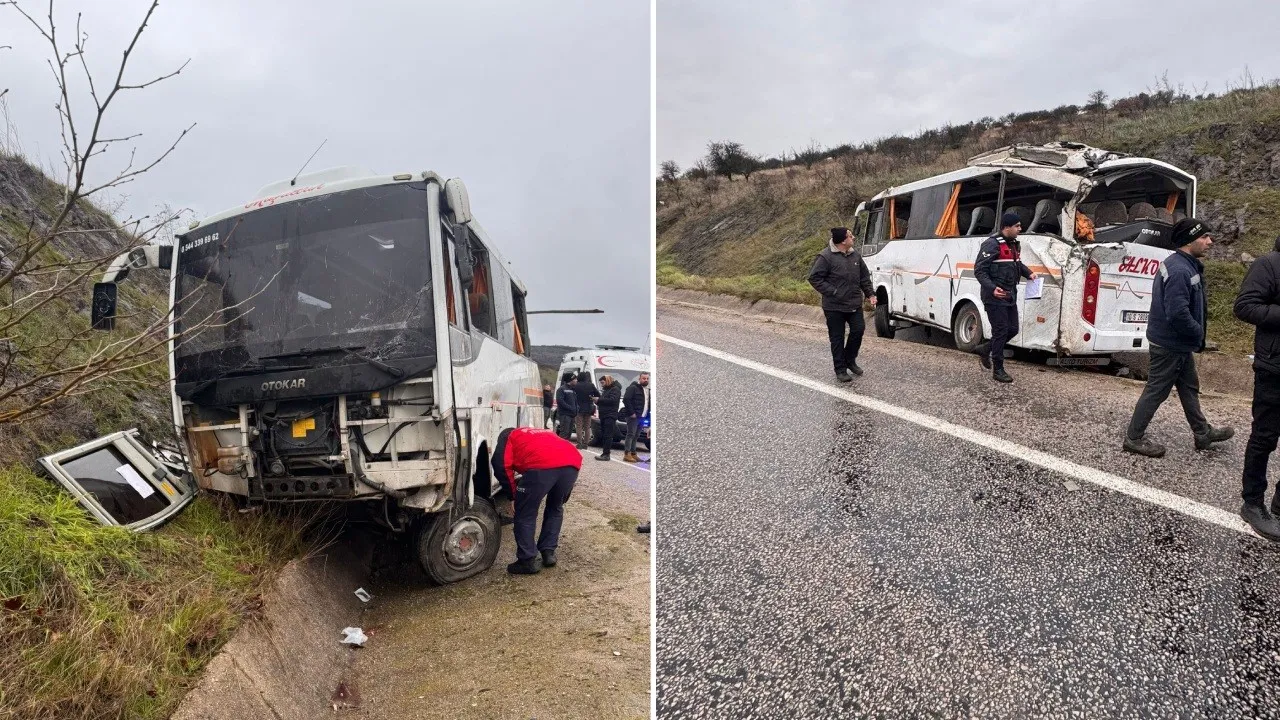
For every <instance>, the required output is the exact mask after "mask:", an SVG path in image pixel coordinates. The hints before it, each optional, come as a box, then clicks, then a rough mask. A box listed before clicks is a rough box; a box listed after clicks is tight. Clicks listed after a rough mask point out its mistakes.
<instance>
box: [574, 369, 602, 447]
mask: <svg viewBox="0 0 1280 720" xmlns="http://www.w3.org/2000/svg"><path fill="white" fill-rule="evenodd" d="M573 391H574V392H575V393H577V394H578V417H577V426H576V427H577V431H578V447H579V448H581V449H583V450H586V449H587V447H588V446H589V445H590V443H591V418H592V417H594V416H595V414H596V403H595V400H596V398H598V397H600V391H599V390H597V389H596V384H595V383H593V382H591V373H589V372H587V371H585V370H584V371H582V372H580V373H578V382H577V383H575V384H574V386H573Z"/></svg>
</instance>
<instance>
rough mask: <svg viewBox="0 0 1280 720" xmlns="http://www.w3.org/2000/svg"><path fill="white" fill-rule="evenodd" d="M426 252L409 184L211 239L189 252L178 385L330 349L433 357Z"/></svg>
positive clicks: (419, 201) (246, 218)
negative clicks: (262, 361)
mask: <svg viewBox="0 0 1280 720" xmlns="http://www.w3.org/2000/svg"><path fill="white" fill-rule="evenodd" d="M196 235H198V236H196ZM427 248H428V245H427V203H426V193H425V192H423V189H422V187H421V186H415V185H412V184H408V183H405V184H397V185H387V186H381V187H373V188H364V189H360V190H350V191H346V192H340V193H332V194H329V195H324V196H321V197H318V198H313V199H308V200H299V201H295V202H290V203H285V204H282V205H278V206H273V207H267V208H263V209H261V210H255V211H253V212H250V213H247V214H245V215H241V216H238V217H234V218H230V219H228V220H224V221H221V222H218V223H216V224H214V225H211V226H209V227H206V228H203V229H201V230H200V231H198V233H195V234H193V236H191V237H188V238H185V239H184V240H183V241H182V243H181V245H180V247H179V255H178V267H179V274H178V287H177V302H176V303H175V304H176V312H177V318H178V325H179V328H178V329H179V331H180V332H182V333H184V334H183V336H182V337H181V338H180V341H179V346H178V349H177V352H176V358H175V360H176V365H177V368H176V369H177V374H178V382H191V381H196V380H204V379H207V378H209V377H212V376H214V375H216V374H219V373H224V372H228V371H234V370H236V369H237V368H245V369H251V368H253V367H254V366H256V365H257V361H258V360H259V359H261V358H264V357H267V356H272V355H288V354H291V353H305V352H307V351H311V350H315V349H316V348H322V347H361V348H365V350H363V351H362V354H365V355H368V356H371V357H377V358H380V359H384V360H385V359H389V358H399V357H414V356H419V355H427V354H430V349H431V348H432V347H433V331H432V317H433V315H432V293H431V282H430V279H431V274H430V260H429V255H428V249H427ZM339 359H341V358H339Z"/></svg>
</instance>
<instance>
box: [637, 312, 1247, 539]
mask: <svg viewBox="0 0 1280 720" xmlns="http://www.w3.org/2000/svg"><path fill="white" fill-rule="evenodd" d="M657 337H658V339H659V340H662V341H664V342H669V343H671V344H672V345H679V346H680V347H683V348H686V349H689V350H693V351H694V352H698V353H702V354H703V355H707V356H710V357H713V358H716V359H718V360H723V361H725V362H729V363H733V364H734V365H739V366H741V367H744V368H747V369H749V370H755V371H756V372H760V373H764V374H765V375H769V376H771V377H774V378H777V379H779V380H785V381H787V382H789V383H793V384H795V385H799V386H801V387H805V388H808V389H810V390H814V391H817V392H820V393H824V394H827V395H830V396H832V397H836V398H840V399H841V400H847V401H848V402H851V403H853V404H855V405H861V406H862V407H864V408H867V409H868V410H874V411H876V412H880V413H884V414H886V415H890V416H892V417H895V418H898V419H900V420H905V421H906V422H909V423H912V424H914V425H919V426H920V427H923V428H927V429H929V430H933V431H935V432H940V433H943V434H944V435H950V436H951V437H954V438H959V439H960V440H964V441H966V442H970V443H973V444H974V445H979V446H981V447H984V448H986V449H988V450H993V451H995V452H998V453H1001V454H1003V455H1008V456H1009V457H1012V458H1016V459H1018V460H1022V461H1025V462H1029V463H1031V464H1032V465H1038V466H1040V467H1042V468H1044V469H1046V470H1051V471H1053V472H1056V473H1059V474H1061V475H1066V476H1068V477H1072V478H1075V479H1076V480H1083V481H1084V482H1087V483H1092V484H1094V485H1097V486H1098V487H1101V488H1105V489H1107V490H1111V491H1113V492H1118V493H1121V494H1123V495H1128V496H1129V497H1132V498H1136V499H1138V500H1142V501H1143V502H1148V503H1151V504H1152V505H1158V506H1160V507H1162V508H1165V509H1167V510H1173V511H1174V512H1178V513H1182V514H1183V515H1186V516H1188V517H1193V518H1196V519H1198V520H1203V521H1205V522H1207V523H1212V524H1214V525H1217V526H1219V527H1223V528H1226V529H1228V530H1235V531H1236V532H1240V533H1244V534H1246V535H1253V536H1255V537H1257V535H1256V533H1254V531H1253V528H1251V527H1249V525H1248V524H1247V523H1245V521H1244V520H1241V519H1240V517H1239V516H1238V515H1236V514H1235V513H1231V512H1227V511H1226V510H1223V509H1222V508H1218V507H1214V506H1213V505H1207V504H1205V503H1202V502H1198V501H1196V500H1192V499H1190V498H1185V497H1182V496H1181V495H1175V494H1174V493H1171V492H1168V491H1165V490H1160V489H1158V488H1153V487H1149V486H1147V485H1143V484H1142V483H1137V482H1134V481H1132V480H1129V479H1128V478H1123V477H1120V476H1119V475H1112V474H1111V473H1109V472H1104V471H1102V470H1097V469H1095V468H1091V467H1087V466H1085V465H1079V464H1077V463H1073V462H1071V461H1070V460H1064V459H1062V458H1060V457H1057V456H1055V455H1050V454H1049V453H1046V452H1041V451H1039V450H1035V449H1032V448H1029V447H1025V446H1023V445H1018V444H1017V443H1013V442H1010V441H1008V440H1006V439H1004V438H999V437H995V436H993V435H988V434H986V433H984V432H979V431H977V430H974V429H972V428H967V427H964V426H963V425H956V424H954V423H949V422H947V421H946V420H942V419H940V418H936V417H933V416H932V415H926V414H924V413H921V412H916V411H915V410H909V409H907V408H904V407H899V406H897V405H893V404H891V403H887V402H884V401H882V400H877V399H875V398H872V397H867V396H866V395H859V394H857V393H854V392H850V391H848V390H843V389H841V388H838V387H832V386H830V385H827V384H825V383H823V382H820V381H818V380H813V379H812V378H807V377H805V376H803V375H797V374H796V373H793V372H788V371H786V370H782V369H780V368H776V367H773V366H772V365H765V364H763V363H758V362H755V361H754V360H747V359H746V358H741V357H738V356H737V355H732V354H730V353H727V352H723V351H721V350H716V349H715V348H709V347H706V346H704V345H698V344H697V343H691V342H689V341H687V340H681V339H679V338H674V337H671V336H670V335H664V334H662V333H657Z"/></svg>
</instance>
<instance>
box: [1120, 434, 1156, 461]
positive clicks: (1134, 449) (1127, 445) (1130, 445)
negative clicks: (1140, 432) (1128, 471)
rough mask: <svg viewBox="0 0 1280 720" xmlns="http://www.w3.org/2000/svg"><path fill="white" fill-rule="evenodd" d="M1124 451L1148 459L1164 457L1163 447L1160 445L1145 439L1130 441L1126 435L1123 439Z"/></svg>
mask: <svg viewBox="0 0 1280 720" xmlns="http://www.w3.org/2000/svg"><path fill="white" fill-rule="evenodd" d="M1124 449H1125V450H1128V451H1129V452H1131V453H1137V454H1139V455H1146V456H1147V457H1150V458H1160V457H1164V446H1163V445H1161V444H1160V443H1154V442H1151V441H1150V440H1148V439H1146V438H1145V437H1143V438H1140V439H1138V440H1132V439H1130V438H1129V436H1128V435H1126V436H1125V438H1124Z"/></svg>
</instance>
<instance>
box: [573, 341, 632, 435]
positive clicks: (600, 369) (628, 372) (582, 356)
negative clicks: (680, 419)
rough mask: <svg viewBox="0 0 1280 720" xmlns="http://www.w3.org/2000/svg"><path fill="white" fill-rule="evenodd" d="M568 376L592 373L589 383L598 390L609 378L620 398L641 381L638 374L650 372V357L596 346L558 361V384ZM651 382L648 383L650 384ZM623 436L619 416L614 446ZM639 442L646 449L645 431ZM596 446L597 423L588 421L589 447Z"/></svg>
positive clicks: (623, 426) (620, 348)
mask: <svg viewBox="0 0 1280 720" xmlns="http://www.w3.org/2000/svg"><path fill="white" fill-rule="evenodd" d="M567 372H572V373H574V374H575V375H576V374H578V373H580V372H588V373H591V382H592V383H594V384H595V386H596V387H597V388H598V387H600V378H601V376H604V375H608V376H609V377H611V378H613V379H614V380H615V381H616V382H617V383H618V384H619V385H620V386H621V389H622V394H623V395H625V394H626V392H627V387H628V386H630V385H631V383H632V382H634V381H635V380H636V378H638V377H640V373H647V372H649V356H648V355H645V354H644V353H643V352H641V351H640V348H635V347H623V346H621V345H596V346H595V347H594V348H583V349H581V350H574V351H573V352H571V353H567V354H565V356H564V359H563V360H561V361H560V369H559V370H557V371H556V383H557V384H558V383H559V382H560V378H562V377H564V374H565V373H567ZM652 382H653V381H652V379H650V383H652ZM650 416H652V413H650ZM626 435H627V422H626V418H625V417H623V416H622V415H621V414H619V416H618V428H617V430H616V431H614V434H613V437H614V441H615V443H621V442H622V441H623V439H624V438H626ZM639 440H640V442H642V443H644V446H645V449H648V448H649V428H648V427H643V428H642V429H641V432H640V438H639ZM598 442H600V420H599V417H598V416H597V417H595V418H592V420H591V444H593V445H594V444H596V443H598Z"/></svg>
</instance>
